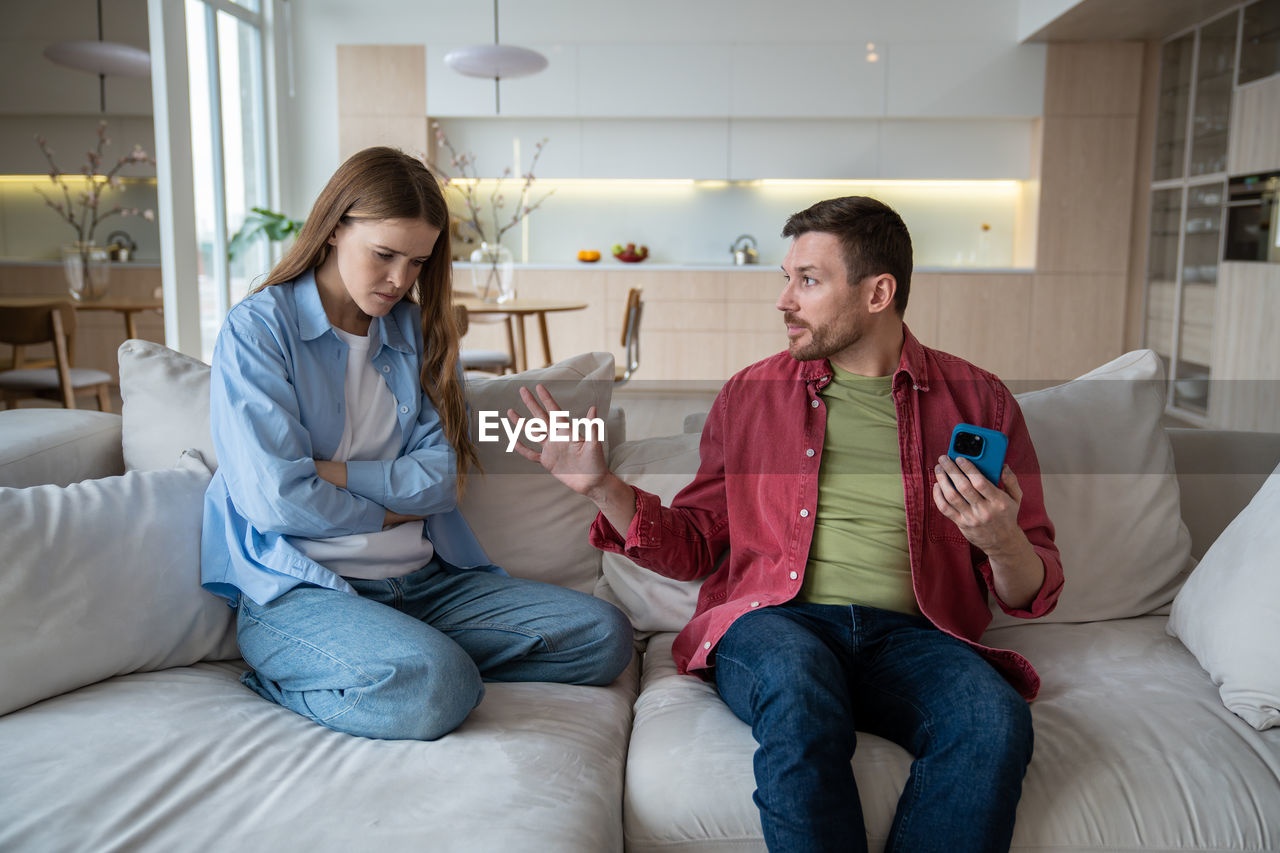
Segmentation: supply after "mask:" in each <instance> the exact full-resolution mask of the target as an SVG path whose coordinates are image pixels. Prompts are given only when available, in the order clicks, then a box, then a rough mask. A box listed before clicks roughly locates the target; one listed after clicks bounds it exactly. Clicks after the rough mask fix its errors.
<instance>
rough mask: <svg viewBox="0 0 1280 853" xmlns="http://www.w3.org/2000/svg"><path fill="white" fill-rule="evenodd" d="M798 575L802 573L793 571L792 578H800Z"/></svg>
mask: <svg viewBox="0 0 1280 853" xmlns="http://www.w3.org/2000/svg"><path fill="white" fill-rule="evenodd" d="M798 577H800V575H799V574H798V573H796V572H792V573H791V579H792V580H795V579H796V578H798Z"/></svg>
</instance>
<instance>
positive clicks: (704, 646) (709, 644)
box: [702, 642, 711, 649]
mask: <svg viewBox="0 0 1280 853" xmlns="http://www.w3.org/2000/svg"><path fill="white" fill-rule="evenodd" d="M702 647H703V648H704V649H709V648H711V643H710V642H706V643H703V644H702Z"/></svg>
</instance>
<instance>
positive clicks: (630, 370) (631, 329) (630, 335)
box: [613, 287, 644, 385]
mask: <svg viewBox="0 0 1280 853" xmlns="http://www.w3.org/2000/svg"><path fill="white" fill-rule="evenodd" d="M640 293H641V290H640V288H638V287H633V288H631V290H630V291H628V293H627V312H626V314H624V315H623V316H622V353H623V356H622V358H623V361H622V364H615V365H614V366H613V368H614V372H613V381H614V383H615V384H617V385H621V384H623V383H624V382H628V381H630V380H631V377H632V376H633V375H635V372H636V371H637V370H639V369H640V315H641V314H642V313H643V312H644V300H642V299H641V298H640Z"/></svg>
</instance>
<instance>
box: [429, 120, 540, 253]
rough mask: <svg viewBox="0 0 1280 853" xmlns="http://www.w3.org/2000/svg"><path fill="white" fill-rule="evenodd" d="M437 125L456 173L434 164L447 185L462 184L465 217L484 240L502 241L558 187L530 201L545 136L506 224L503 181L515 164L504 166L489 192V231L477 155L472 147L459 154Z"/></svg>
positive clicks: (459, 186)
mask: <svg viewBox="0 0 1280 853" xmlns="http://www.w3.org/2000/svg"><path fill="white" fill-rule="evenodd" d="M433 127H435V131H436V142H437V143H439V144H440V145H442V146H444V148H445V149H446V150H447V151H448V152H449V164H450V166H451V167H452V171H453V172H454V173H455V175H456V177H450V176H449V175H448V174H446V173H445V172H444V170H442V169H440V168H439V167H437V166H436V165H435V164H434V163H433V164H430V165H431V166H432V167H433V168H434V169H435V171H436V173H437V174H439V175H440V176H441V180H442V182H443V183H444V185H445V186H446V187H449V186H456V187H458V192H460V193H461V194H462V201H463V203H464V204H465V205H466V208H467V210H466V216H465V217H464V220H465V221H466V223H467V224H468V225H469V226H471V228H472V230H474V231H475V232H476V235H477V236H479V238H480V240H481V241H482V242H485V243H499V242H501V241H502V235H503V234H506V233H507V232H508V231H510V230H511V229H512V228H514V227H515V226H516V225H518V224H519V223H520V220H522V219H524V218H525V217H526V216H528V215H529V214H530V213H533V212H534V211H535V210H537V209H538V208H539V207H541V206H542V203H543V202H544V201H546V200H547V198H548V197H549V196H551V194H552V193H554V192H555V190H554V189H552V190H548V191H547V192H546V193H544V194H543V195H542V196H541V197H539V198H538V200H537V201H536V202H534V203H533V204H530V203H529V190H530V188H531V187H532V186H533V182H534V176H533V170H534V168H535V167H536V166H537V165H538V158H540V157H541V156H542V148H543V146H545V145H546V144H547V141H548V140H546V139H541V140H539V141H538V143H537V144H536V145H535V146H534V152H533V160H532V161H530V163H529V171H528V172H526V173H525V174H523V175H522V176H521V177H522V178H523V179H524V183H523V184H522V185H521V187H520V203H519V204H518V205H517V207H516V209H515V211H514V212H513V213H512V214H511V218H510V219H509V220H507V221H506V224H502V208H503V207H504V206H505V204H506V196H505V195H504V194H503V192H502V184H503V182H504V181H505V180H506V179H507V178H509V177H511V168H510V167H507V168H506V169H503V170H502V174H501V175H500V176H499V177H498V178H497V180H496V181H495V182H494V185H493V190H492V191H491V192H490V193H489V214H490V216H491V217H492V219H493V229H492V231H486V230H485V226H484V224H483V223H482V221H481V219H480V209H481V205H480V201H479V198H478V196H479V175H478V173H477V172H476V160H475V155H474V154H472V153H471V152H470V151H468V152H465V153H463V154H459V153H458V151H457V150H456V149H455V148H454V147H453V143H451V142H450V141H449V137H448V136H446V135H445V132H444V130H442V129H441V127H440V124H439V122H437V123H435V124H434V125H433ZM490 234H492V235H493V239H492V240H490V239H489V235H490Z"/></svg>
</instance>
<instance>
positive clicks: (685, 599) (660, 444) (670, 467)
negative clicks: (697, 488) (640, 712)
mask: <svg viewBox="0 0 1280 853" xmlns="http://www.w3.org/2000/svg"><path fill="white" fill-rule="evenodd" d="M701 438H702V435H701V434H700V433H698V432H686V433H682V434H681V435H671V436H664V437H662V438H649V439H644V440H643V441H630V442H627V443H626V444H622V445H619V446H618V447H616V448H615V449H614V451H613V453H612V454H610V456H609V467H610V468H612V469H613V472H614V473H615V474H617V475H618V476H619V477H621V478H622V479H623V480H624V481H625V482H627V483H629V484H630V485H633V486H636V487H638V488H641V489H644V490H645V491H646V492H652V493H653V494H655V495H657V496H658V497H660V498H661V499H662V502H663V504H664V505H668V506H669V505H670V504H671V500H672V498H674V497H675V496H676V493H677V492H679V491H680V490H681V489H683V488H684V487H685V486H686V485H688V484H689V483H690V482H692V481H693V476H694V474H696V473H697V472H698V462H699V454H698V443H699V441H700V440H701ZM701 586H702V582H701V581H674V580H671V579H669V578H664V577H663V576H662V575H659V574H656V573H654V572H651V571H649V570H647V569H642V568H640V567H639V566H637V565H636V564H635V563H633V562H631V561H630V560H628V559H627V558H626V557H624V556H622V555H621V554H605V555H604V558H603V561H602V564H601V576H600V583H599V584H598V585H597V586H596V595H597V596H599V597H600V598H603V599H605V600H606V601H611V602H613V603H614V604H616V605H617V606H618V607H620V608H621V609H622V611H623V612H624V613H626V614H627V616H629V617H631V624H632V625H633V626H634V627H635V629H636V630H637V631H640V632H650V631H679V630H680V629H681V628H683V627H684V626H685V624H686V623H687V622H688V621H689V620H690V619H692V618H693V610H694V606H695V605H696V604H697V601H698V589H699V588H700V587H701Z"/></svg>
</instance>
